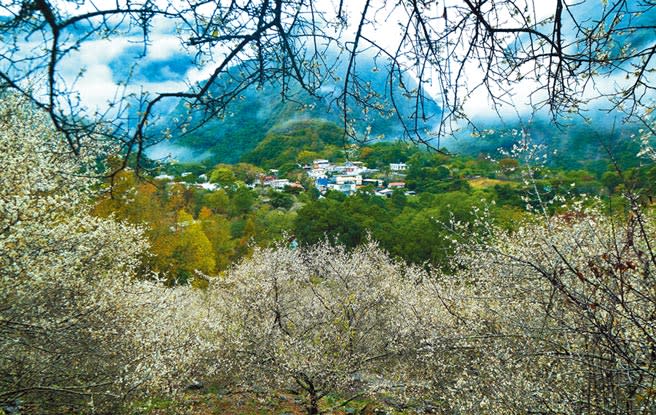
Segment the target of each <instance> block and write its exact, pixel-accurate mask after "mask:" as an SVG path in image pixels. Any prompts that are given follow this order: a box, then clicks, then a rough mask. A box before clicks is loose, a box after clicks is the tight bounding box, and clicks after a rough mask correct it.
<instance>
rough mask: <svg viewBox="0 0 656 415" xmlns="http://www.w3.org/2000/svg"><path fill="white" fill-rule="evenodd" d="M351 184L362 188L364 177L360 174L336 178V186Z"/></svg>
mask: <svg viewBox="0 0 656 415" xmlns="http://www.w3.org/2000/svg"><path fill="white" fill-rule="evenodd" d="M350 183H353V184H355V185H358V186H360V185H361V184H362V176H360V175H359V174H356V175H350V174H344V175H340V176H335V184H338V185H342V184H350Z"/></svg>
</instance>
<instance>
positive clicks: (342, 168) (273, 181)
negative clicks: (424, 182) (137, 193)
mask: <svg viewBox="0 0 656 415" xmlns="http://www.w3.org/2000/svg"><path fill="white" fill-rule="evenodd" d="M407 169H408V166H407V165H406V164H405V163H390V165H389V170H390V173H391V177H393V178H392V179H387V180H383V179H381V178H380V177H381V174H379V173H380V172H379V170H378V169H369V168H367V166H366V165H365V164H364V163H362V162H361V161H346V162H344V163H337V164H334V163H331V162H330V161H329V160H323V159H320V160H314V161H313V163H312V164H308V165H305V166H303V170H304V171H305V173H306V174H307V176H308V177H309V178H310V179H311V180H312V182H313V184H314V187H316V188H317V190H319V192H320V193H321V194H324V193H326V192H327V191H329V190H333V191H338V192H342V193H344V194H346V195H352V194H354V193H355V192H357V191H358V190H360V189H363V188H365V187H370V188H373V189H375V194H376V195H377V196H381V197H389V196H391V194H392V193H393V192H394V190H396V189H405V182H404V181H403V176H404V173H405V172H406V170H407ZM190 174H191V173H182V174H181V176H182V177H186V176H188V175H190ZM155 179H157V180H165V181H168V182H170V183H177V182H173V180H174V177H173V176H170V175H166V174H161V175H159V176H157V177H155ZM197 179H198V180H197V182H196V183H185V182H180V183H181V184H184V185H186V186H194V187H198V188H202V189H204V190H209V191H214V190H217V189H218V188H220V187H221V186H220V184H217V183H211V182H210V181H209V180H208V177H207V175H205V174H201V175H200V176H198V178H197ZM247 186H248V187H250V188H254V187H256V186H262V187H269V188H272V189H274V190H279V191H282V190H286V189H290V188H292V189H294V188H296V189H297V190H301V191H302V190H305V188H304V187H303V185H301V184H300V183H299V182H292V181H291V180H289V179H281V178H279V177H278V171H277V170H275V169H272V170H269V173H268V174H267V175H262V176H260V177H259V178H258V180H256V182H255V183H249V184H247ZM406 194H414V192H406Z"/></svg>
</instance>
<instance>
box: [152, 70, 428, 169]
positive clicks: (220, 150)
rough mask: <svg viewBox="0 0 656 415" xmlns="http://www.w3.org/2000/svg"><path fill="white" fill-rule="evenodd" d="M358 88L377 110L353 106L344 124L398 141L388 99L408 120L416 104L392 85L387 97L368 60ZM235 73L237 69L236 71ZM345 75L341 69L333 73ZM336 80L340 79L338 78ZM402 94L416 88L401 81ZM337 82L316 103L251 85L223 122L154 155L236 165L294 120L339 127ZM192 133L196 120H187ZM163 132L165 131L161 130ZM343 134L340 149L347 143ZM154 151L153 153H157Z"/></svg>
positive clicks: (383, 75) (385, 84)
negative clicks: (367, 91) (372, 94)
mask: <svg viewBox="0 0 656 415" xmlns="http://www.w3.org/2000/svg"><path fill="white" fill-rule="evenodd" d="M357 67H358V76H359V82H360V83H363V84H366V85H367V86H369V87H370V88H371V89H372V90H373V91H376V92H377V93H378V94H379V95H380V97H377V98H374V100H373V101H374V102H375V103H377V104H379V107H380V109H379V110H369V111H364V110H363V109H362V108H359V107H356V106H353V107H352V108H349V110H350V111H351V112H350V114H349V118H351V119H353V120H355V125H354V127H355V130H356V134H357V135H358V136H360V137H364V136H365V135H366V136H368V137H371V138H376V139H384V140H387V139H394V138H398V137H400V136H402V135H403V129H402V125H401V123H400V122H399V120H398V118H397V116H396V115H395V114H394V112H393V111H392V110H393V105H392V100H391V98H392V96H393V98H394V100H395V103H396V106H397V108H398V110H399V113H400V116H402V117H403V118H404V119H405V120H411V119H412V118H413V116H414V115H413V114H414V113H415V98H414V97H411V96H407V95H406V94H404V91H403V89H402V88H401V87H400V85H399V83H400V82H398V81H396V87H395V88H397V89H395V90H394V91H391V93H390V83H389V79H388V77H387V76H388V75H387V71H386V70H384V69H382V68H380V69H379V68H378V67H377V66H376V64H375V62H374V60H373V59H360V60H359V61H358V66H357ZM235 70H237V69H235ZM340 70H341V71H345V70H346V67H345V65H344V64H342V65H341V66H339V67H338V68H337V73H339V71H340ZM338 79H339V77H338ZM220 82H221V81H220V80H219V82H217V86H216V88H217V92H218V91H220V88H221V87H220ZM403 83H404V84H405V86H406V88H410V89H412V88H414V86H415V85H416V83H415V82H414V81H413V80H412V79H410V78H409V77H405V78H404V80H403ZM340 88H341V85H340V84H339V82H334V83H331V84H327V85H323V86H322V88H321V90H320V91H318V95H320V97H319V98H317V97H313V96H311V95H310V94H309V93H308V92H307V91H305V90H303V89H301V88H300V87H298V86H297V87H295V88H291V90H290V91H289V92H290V93H289V95H290V96H291V99H283V97H282V94H281V91H282V87H281V85H280V84H268V85H266V86H264V87H262V88H257V87H256V86H255V85H253V86H251V87H249V88H246V89H245V90H244V91H243V93H241V94H240V96H239V97H238V98H237V99H236V100H235V101H233V102H232V103H231V106H230V108H229V112H228V113H227V114H226V116H225V117H224V118H223V119H218V118H216V119H213V120H210V121H209V122H208V123H206V124H205V125H203V126H202V127H200V128H198V129H195V130H193V131H191V132H189V133H186V134H182V133H180V131H179V130H174V131H173V139H172V141H171V142H170V143H167V144H166V146H160V147H159V149H160V150H161V149H167V150H170V151H171V152H172V153H173V155H174V157H175V156H176V153H177V154H178V155H179V154H184V158H186V159H193V158H206V159H209V160H208V162H214V163H218V162H223V163H234V162H237V161H239V160H240V158H241V157H242V155H243V154H245V153H248V152H249V151H251V150H253V149H255V147H256V146H257V145H258V143H260V142H261V141H262V139H263V138H264V137H265V136H266V135H267V133H268V132H269V130H271V129H272V128H275V127H276V126H279V125H283V124H286V123H288V122H290V121H295V120H310V119H313V120H325V121H330V122H333V123H335V124H337V125H339V126H342V125H343V119H342V112H341V111H342V109H341V108H339V107H337V105H336V104H335V98H336V96H337V95H338V94H340V93H341V89H340ZM422 110H423V113H424V114H425V115H426V117H427V118H426V120H425V121H421V122H419V127H420V128H430V127H431V125H432V124H434V122H435V121H434V120H435V119H436V118H437V117H439V115H440V108H439V106H438V105H437V104H436V103H435V102H434V101H427V102H426V103H425V105H424V106H423V108H422ZM184 117H186V115H185V111H184V109H183V107H182V106H181V105H179V106H178V107H177V108H176V109H175V110H174V111H173V112H172V113H171V114H169V116H168V117H167V118H168V119H169V120H173V119H175V118H178V119H181V118H182V119H184ZM192 120H194V121H192V127H193V126H194V122H195V119H193V118H192ZM164 127H170V125H166V126H164ZM346 139H347V138H346V136H345V135H344V134H342V143H343V142H344V140H346ZM155 150H158V148H157V147H156V148H155Z"/></svg>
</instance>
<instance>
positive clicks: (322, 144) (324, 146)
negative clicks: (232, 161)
mask: <svg viewBox="0 0 656 415" xmlns="http://www.w3.org/2000/svg"><path fill="white" fill-rule="evenodd" d="M343 143H344V132H343V130H342V129H341V128H340V127H338V126H337V125H335V124H333V123H329V122H326V121H321V120H306V121H296V122H289V123H286V124H283V125H282V126H279V127H276V128H274V129H272V130H271V131H270V132H269V133H268V134H267V135H266V137H265V138H264V139H263V140H262V142H260V143H259V144H258V145H257V147H256V148H255V149H254V150H253V151H251V152H249V153H247V154H245V155H244V156H243V157H242V160H243V161H245V162H248V163H252V164H255V165H258V166H261V167H263V168H265V169H274V168H275V169H280V170H281V171H282V170H285V172H289V171H291V170H293V169H294V168H295V167H296V165H297V164H298V163H307V162H311V161H312V160H313V159H314V157H315V155H316V157H317V158H330V159H335V157H336V156H337V154H338V152H339V150H338V146H340V145H342V144H343Z"/></svg>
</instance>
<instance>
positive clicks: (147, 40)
mask: <svg viewBox="0 0 656 415" xmlns="http://www.w3.org/2000/svg"><path fill="white" fill-rule="evenodd" d="M334 3H335V4H333V5H330V6H328V5H326V2H318V1H312V0H293V1H284V2H283V1H282V0H257V1H256V0H231V1H227V0H212V1H208V0H179V1H175V2H158V1H151V0H144V1H139V2H133V1H117V2H113V3H106V2H105V3H103V6H100V5H99V3H95V2H91V1H86V2H73V1H65V0H59V1H55V0H29V1H23V0H21V1H19V0H7V1H4V2H3V3H2V6H1V8H0V12H1V13H2V15H3V16H4V17H3V18H2V20H0V35H1V36H2V38H3V47H2V48H1V49H0V80H1V85H2V87H4V88H9V89H12V90H14V91H18V92H20V93H21V94H24V95H25V96H28V97H29V98H30V99H31V100H32V102H33V103H34V104H35V105H36V106H38V107H40V108H42V109H45V110H46V111H48V113H49V114H50V117H51V119H52V122H53V124H54V125H55V126H56V128H57V129H58V130H60V131H61V132H63V133H64V135H65V137H66V139H67V141H68V144H69V146H70V147H71V148H72V149H74V150H75V151H77V149H78V148H79V146H80V141H79V140H80V137H84V136H89V135H91V134H95V136H98V134H101V135H102V136H104V137H106V138H108V139H111V140H116V141H117V142H118V143H119V144H120V148H119V151H120V153H121V154H122V155H123V156H124V160H125V161H124V163H123V164H122V165H121V166H120V167H121V168H123V167H125V166H126V165H127V163H128V162H129V161H130V162H134V165H135V167H136V168H137V169H139V168H140V167H142V165H143V163H142V161H143V158H144V150H145V148H146V147H147V146H149V145H152V144H153V143H156V142H157V141H159V140H161V139H162V135H163V134H162V133H161V131H159V130H157V129H156V128H154V127H153V126H154V125H155V124H156V123H155V121H156V118H157V116H158V114H161V113H162V111H160V109H161V107H162V106H163V105H166V102H167V101H175V102H178V101H179V100H183V101H184V102H185V103H186V105H187V107H188V108H189V109H190V111H192V112H194V113H195V114H196V115H194V117H197V118H198V119H200V120H201V122H200V123H199V124H202V121H203V120H208V119H211V118H212V117H216V116H221V115H222V114H224V113H225V111H226V108H227V107H228V105H229V103H230V102H231V101H233V100H235V99H236V98H238V97H239V96H240V94H241V93H242V92H243V91H245V89H246V88H248V87H249V86H252V85H265V84H267V83H272V82H276V83H279V84H280V86H281V90H282V99H293V98H294V97H293V93H292V91H293V90H294V88H296V87H300V88H302V89H303V90H304V91H306V92H308V93H309V94H311V95H313V96H318V97H319V96H322V93H321V91H322V90H321V87H322V86H324V85H326V83H339V84H340V85H341V86H340V88H339V91H338V93H337V94H336V95H334V96H331V97H327V98H328V99H332V100H333V102H334V104H335V105H336V106H337V108H339V109H340V113H341V115H342V118H343V122H344V130H345V137H347V136H356V135H357V134H356V133H355V131H353V129H352V128H350V127H351V125H352V123H353V121H354V120H353V117H354V114H353V113H352V109H353V108H354V107H357V106H360V107H363V108H364V109H365V110H366V111H382V112H385V106H381V105H382V104H381V101H383V99H382V98H385V97H387V102H386V104H389V106H390V107H391V108H392V111H391V112H392V113H396V114H397V116H398V120H399V122H400V124H401V125H402V126H403V127H404V130H405V132H406V135H407V136H408V137H409V138H410V139H412V140H413V141H415V142H421V143H425V144H428V145H431V146H433V147H435V148H437V149H439V148H440V140H439V138H440V137H442V136H444V135H447V134H450V133H451V132H452V131H453V130H454V129H457V128H460V127H462V126H463V125H467V124H470V125H472V126H473V123H471V120H470V119H471V115H472V114H471V113H470V112H469V111H468V108H467V105H468V103H469V102H471V101H476V100H481V99H483V100H485V99H488V100H489V102H490V110H492V111H494V110H496V111H500V110H501V107H503V106H504V105H505V106H508V107H510V108H511V109H513V108H515V107H516V106H518V105H522V104H528V108H529V110H530V111H540V110H542V109H547V110H548V111H549V112H550V113H551V115H552V116H553V117H554V119H559V118H560V117H561V116H562V115H564V114H569V113H583V110H585V109H586V108H588V106H589V105H590V104H592V103H593V102H596V101H595V99H601V101H598V102H604V103H608V104H609V105H607V106H608V107H609V109H612V108H616V109H620V110H623V111H625V112H626V113H627V114H628V115H629V116H633V115H635V114H639V113H640V112H641V111H642V109H643V108H644V107H646V106H649V105H650V99H651V97H652V96H653V92H654V84H653V72H654V69H655V66H654V54H655V53H656V42H654V39H653V31H654V29H655V28H656V26H655V25H654V23H653V22H654V21H655V18H654V17H655V15H656V11H655V10H654V9H655V6H656V3H654V2H653V1H651V0H640V1H638V0H607V1H601V2H596V1H591V0H590V1H582V2H567V1H565V0H553V1H551V2H548V3H546V4H545V2H542V1H534V0H501V1H490V0H463V1H451V0H450V1H425V0H402V1H397V2H393V3H391V2H383V1H373V0H362V1H360V2H357V3H355V4H352V3H351V2H348V4H347V3H346V2H344V1H343V0H342V1H339V2H334ZM162 21H166V22H168V23H170V24H172V26H173V27H174V28H175V33H177V35H178V37H179V40H180V42H181V44H182V45H184V47H186V48H188V50H189V52H190V53H192V54H193V55H194V56H195V60H196V64H198V65H199V66H203V67H204V68H208V67H209V68H210V70H209V71H208V75H207V77H206V79H204V80H202V81H200V82H189V83H188V84H187V85H186V87H185V88H184V89H182V90H179V91H174V92H163V93H157V92H142V91H138V89H137V90H135V89H134V88H131V87H130V86H131V85H133V83H131V82H130V79H129V77H128V78H127V79H124V80H122V81H121V83H120V86H121V89H120V90H118V91H117V94H116V98H115V99H114V100H113V101H112V102H110V103H109V104H108V105H107V106H106V107H105V108H104V109H102V110H96V109H91V110H89V109H86V108H85V106H84V105H83V104H84V103H83V102H81V101H80V97H79V94H78V93H76V81H77V80H79V79H82V78H83V77H84V73H83V72H82V71H81V72H80V74H79V77H77V78H75V77H71V76H64V75H63V74H62V71H61V67H62V62H64V61H66V59H74V57H75V53H76V51H77V50H78V49H79V48H80V47H82V46H83V45H84V44H85V43H86V42H89V41H91V40H94V39H114V38H117V37H118V36H120V35H122V34H126V33H129V34H130V35H131V36H134V37H136V36H138V37H139V39H140V43H141V44H142V45H143V50H144V54H146V53H147V51H148V48H150V47H152V46H153V45H152V36H151V34H152V30H153V28H154V26H156V25H158V24H160V23H161V22H162ZM381 34H383V35H384V36H381ZM333 49H334V50H338V51H340V52H339V53H336V54H330V53H327V52H328V51H329V50H333ZM335 59H342V60H343V61H344V62H346V70H345V71H343V72H342V73H339V72H338V71H336V67H335ZM372 59H373V60H374V61H375V62H377V66H378V63H380V66H382V67H384V68H385V70H387V73H388V78H387V79H388V87H387V88H386V89H388V90H387V91H373V90H372V88H371V85H369V84H367V82H366V79H364V78H363V77H362V74H360V73H359V71H358V62H362V61H363V60H367V61H371V60H372ZM408 79H414V81H415V82H411V83H409V82H406V80H408ZM394 90H397V91H398V90H401V91H403V93H404V95H405V96H406V98H410V99H412V100H414V111H413V113H412V114H410V115H403V114H399V112H398V106H397V102H395V101H396V98H395V96H394V94H392V93H391V91H394ZM429 97H434V98H435V99H436V100H437V101H438V102H439V104H440V107H441V111H440V112H439V113H429V112H428V111H427V110H426V106H425V103H426V100H427V99H429ZM324 98H326V97H325V96H324ZM135 105H136V106H137V107H138V110H137V111H134V106H135ZM130 106H132V110H131V109H130V108H129V107H130ZM395 110H396V111H395ZM431 118H434V125H435V128H434V129H433V130H432V131H427V130H426V129H425V128H424V126H425V125H426V123H427V122H428V123H431V122H432V121H431ZM474 127H475V126H474ZM355 138H357V137H355ZM360 138H361V137H360Z"/></svg>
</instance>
